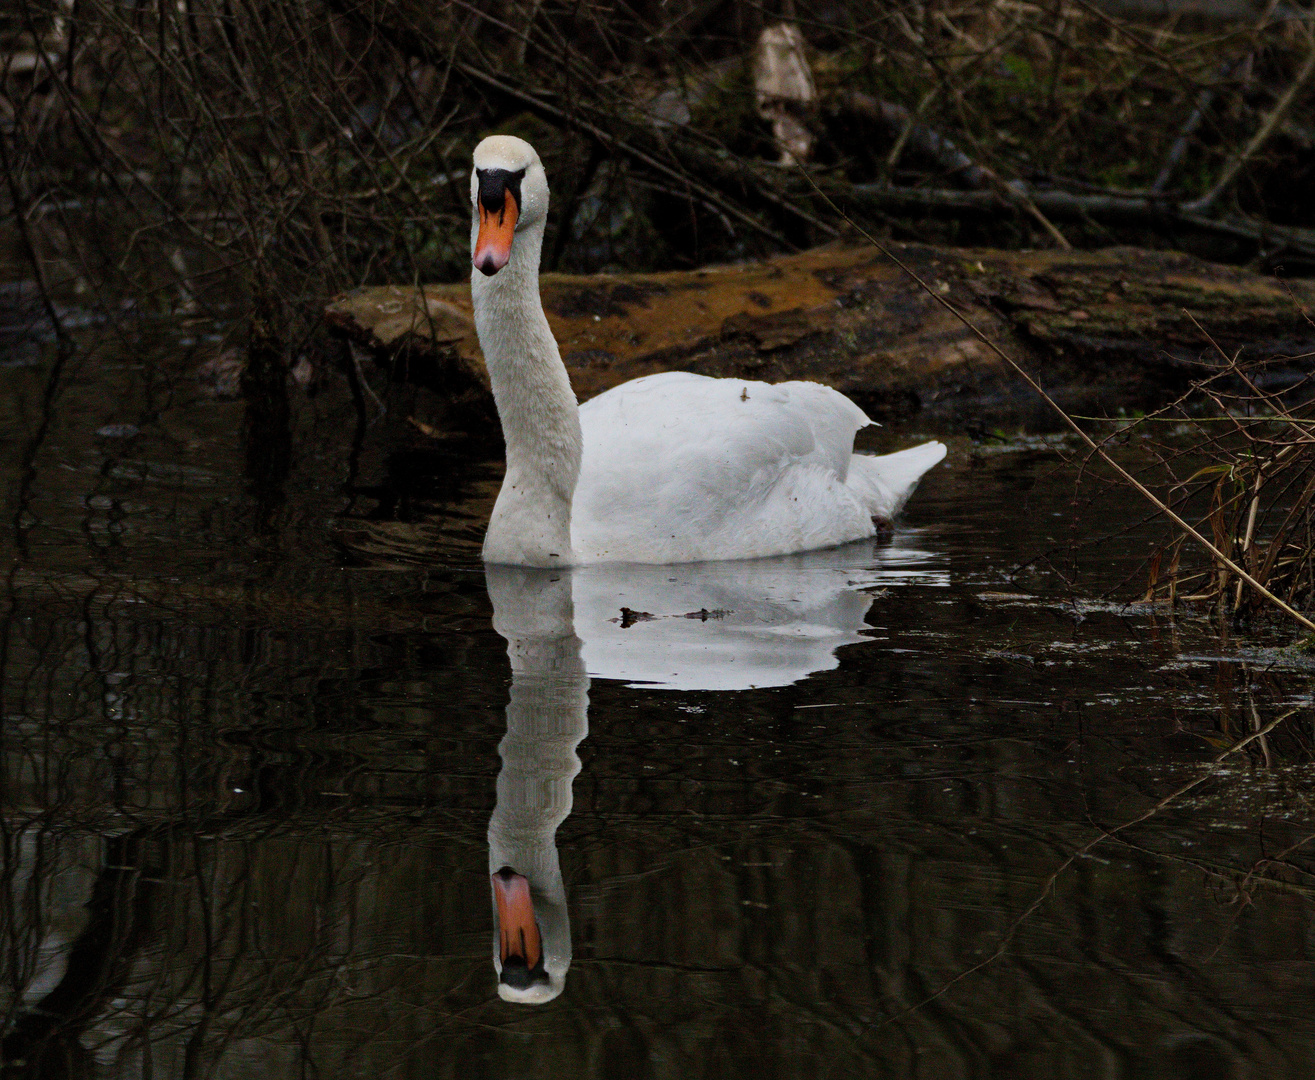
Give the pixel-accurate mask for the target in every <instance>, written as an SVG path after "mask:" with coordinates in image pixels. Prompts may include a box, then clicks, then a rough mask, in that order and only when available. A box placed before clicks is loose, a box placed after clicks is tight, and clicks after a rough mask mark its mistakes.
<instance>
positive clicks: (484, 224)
mask: <svg viewBox="0 0 1315 1080" xmlns="http://www.w3.org/2000/svg"><path fill="white" fill-rule="evenodd" d="M519 216H520V210H519V208H518V207H517V206H516V196H515V195H514V194H513V193H512V191H511V189H510V188H503V191H502V203H501V205H500V206H498V205H497V204H496V201H495V208H494V209H493V210H490V209H489V207H488V205H487V203H486V201H485V199H484V198H483V197H481V198H480V200H479V236H478V237H477V238H476V240H475V254H474V255H473V256H472V261H473V262H474V264H475V266H476V267H477V268H478V270H479V272H480V273H481V274H483V275H484V276H485V277H492V276H493V275H494V274H496V273H497V272H498V271H499V270H501V269H502V268H503V267H504V266H506V265H507V260H508V259H510V258H511V242H512V241H513V240H514V239H516V220H517V218H518V217H519Z"/></svg>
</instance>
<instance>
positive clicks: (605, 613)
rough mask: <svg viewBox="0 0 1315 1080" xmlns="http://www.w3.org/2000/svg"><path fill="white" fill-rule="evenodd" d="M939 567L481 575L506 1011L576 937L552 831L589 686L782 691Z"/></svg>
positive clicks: (499, 955)
mask: <svg viewBox="0 0 1315 1080" xmlns="http://www.w3.org/2000/svg"><path fill="white" fill-rule="evenodd" d="M931 558H932V557H931V556H930V555H928V554H927V553H926V552H922V551H917V550H914V549H912V548H910V547H904V546H900V545H899V544H898V542H897V543H895V544H889V545H877V544H874V543H873V542H872V541H862V542H860V543H858V544H849V545H846V546H845V547H841V548H834V549H831V550H827V551H817V552H809V553H807V554H803V555H793V556H788V557H784V558H777V559H755V560H751V561H746V562H728V563H693V564H686V565H680V566H636V565H616V564H611V565H608V564H604V565H600V566H586V567H577V568H575V569H570V570H568V569H552V570H537V569H530V568H527V567H514V566H493V565H490V566H488V567H487V568H486V571H487V579H488V589H489V597H490V599H491V600H492V601H493V626H494V628H495V629H496V630H497V631H498V633H499V634H501V635H502V636H503V637H504V638H506V639H507V656H508V658H509V659H510V661H511V695H510V700H509V702H508V704H507V734H506V736H505V737H504V738H503V740H502V742H501V743H500V744H499V746H498V753H499V754H500V755H501V757H502V771H501V772H500V773H499V774H498V801H497V805H496V807H495V808H494V810H493V817H492V819H491V820H490V821H489V875H490V884H491V888H492V893H493V927H494V932H493V967H494V970H495V971H496V972H497V975H498V994H499V996H500V997H502V998H503V1000H505V1001H511V1002H517V1003H520V1004H526V1005H541V1004H544V1003H545V1002H548V1001H551V1000H553V998H555V997H557V996H558V995H559V994H561V992H562V990H563V989H564V988H565V986H566V972H567V969H568V968H569V967H570V966H571V924H570V917H569V915H568V913H567V905H566V886H565V885H564V883H563V881H562V870H561V864H560V862H559V860H558V855H557V843H556V836H557V827H558V826H559V825H561V823H562V822H563V821H565V820H566V817H567V815H568V814H570V812H571V784H572V781H574V779H575V775H576V773H578V772H579V771H580V759H579V757H578V756H577V755H576V747H577V746H578V745H579V743H580V741H581V740H582V739H583V738H584V737H585V735H587V734H588V731H589V718H588V710H589V680H590V677H593V678H600V679H617V680H621V681H624V682H626V683H627V684H630V685H635V686H649V687H652V688H664V689H672V690H747V689H754V688H761V687H771V686H788V685H789V684H791V683H793V682H797V681H798V680H800V679H803V678H805V677H807V676H808V675H810V674H812V673H813V672H816V671H829V670H831V669H832V668H834V667H836V665H837V664H838V663H839V661H838V660H837V658H836V650H837V649H838V648H840V646H842V645H849V644H854V643H857V642H861V641H865V640H868V634H867V633H865V631H870V630H871V628H870V627H869V626H868V624H867V622H866V616H867V613H868V610H869V608H871V606H872V604H873V602H874V599H875V596H874V594H875V593H876V592H877V591H878V590H879V589H880V588H882V587H883V586H887V585H895V584H901V583H904V582H911V581H916V582H918V583H919V584H923V585H928V584H930V585H936V584H948V575H947V574H946V573H945V572H944V571H942V570H936V569H931V568H929V567H928V566H927V563H928V562H929V560H930V559H931Z"/></svg>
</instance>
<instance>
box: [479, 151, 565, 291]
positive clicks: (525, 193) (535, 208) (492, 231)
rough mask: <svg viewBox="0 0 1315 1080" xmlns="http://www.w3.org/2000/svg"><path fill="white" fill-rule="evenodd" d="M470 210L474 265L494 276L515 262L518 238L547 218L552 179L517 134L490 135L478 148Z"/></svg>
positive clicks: (480, 270)
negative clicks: (512, 260)
mask: <svg viewBox="0 0 1315 1080" xmlns="http://www.w3.org/2000/svg"><path fill="white" fill-rule="evenodd" d="M470 208H471V218H472V220H471V229H470V237H471V239H470V258H471V262H472V263H474V265H475V268H476V269H477V270H478V271H479V272H480V273H481V274H483V275H485V276H486V277H492V276H493V275H494V274H496V273H497V272H498V271H499V270H501V269H502V268H503V267H504V266H506V265H507V262H508V260H509V259H510V258H511V248H512V244H513V243H515V240H516V234H517V233H520V232H524V231H525V230H526V229H529V228H532V227H534V226H539V227H542V225H543V222H544V220H545V219H546V218H547V216H548V176H547V174H546V173H545V172H544V171H543V162H541V161H540V160H539V155H538V154H536V153H535V152H534V147H532V146H531V145H530V144H529V143H527V142H526V141H525V140H524V139H518V138H516V136H514V135H490V136H489V137H488V138H487V139H485V140H484V141H483V142H482V143H480V144H479V145H478V146H477V147H475V167H474V169H472V170H471V173H470Z"/></svg>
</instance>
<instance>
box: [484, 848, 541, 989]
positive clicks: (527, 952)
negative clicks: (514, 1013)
mask: <svg viewBox="0 0 1315 1080" xmlns="http://www.w3.org/2000/svg"><path fill="white" fill-rule="evenodd" d="M493 898H494V901H495V902H496V903H497V905H498V957H499V959H500V960H501V961H502V981H503V982H508V983H512V985H516V984H517V983H518V982H520V981H524V982H525V984H526V985H528V984H529V976H530V973H532V972H533V971H534V970H535V968H537V967H539V965H540V964H541V963H542V961H543V943H542V941H541V940H540V938H539V924H538V922H536V921H535V918H534V901H533V900H531V899H530V883H529V880H528V879H527V878H525V877H524V876H523V875H521V874H518V873H516V872H515V871H514V870H512V869H511V867H509V866H504V867H503V868H502V869H501V870H499V871H498V872H497V873H496V874H494V875H493ZM518 973H523V974H520V978H517V974H518Z"/></svg>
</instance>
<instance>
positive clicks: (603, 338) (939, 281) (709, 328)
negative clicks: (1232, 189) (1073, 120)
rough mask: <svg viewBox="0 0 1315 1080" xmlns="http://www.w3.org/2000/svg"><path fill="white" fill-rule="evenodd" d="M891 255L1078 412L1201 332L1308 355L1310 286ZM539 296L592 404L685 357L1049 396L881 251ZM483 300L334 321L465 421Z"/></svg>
mask: <svg viewBox="0 0 1315 1080" xmlns="http://www.w3.org/2000/svg"><path fill="white" fill-rule="evenodd" d="M898 253H899V255H900V257H901V258H903V259H904V260H905V261H906V262H907V263H909V264H910V265H911V266H912V267H913V268H914V269H915V270H916V271H917V272H918V273H919V274H921V275H922V276H923V278H924V280H926V281H927V282H928V284H930V285H931V286H932V288H933V289H935V290H936V291H937V292H938V293H939V294H941V295H942V296H944V297H945V298H946V299H947V300H949V301H951V302H952V303H953V304H954V305H955V306H956V307H957V308H958V309H959V310H960V311H962V312H963V313H964V314H965V315H966V316H967V317H968V318H969V319H970V320H971V321H972V322H973V323H974V324H975V325H976V326H977V327H979V328H980V329H981V330H982V331H983V332H984V333H985V334H987V335H988V336H989V337H990V338H991V339H992V340H993V341H995V342H997V343H998V344H999V345H1000V346H1001V347H1002V348H1004V349H1005V350H1006V351H1007V352H1009V353H1010V355H1012V356H1013V357H1015V358H1016V359H1017V360H1019V361H1020V362H1022V363H1023V364H1025V365H1027V366H1028V368H1029V369H1030V370H1031V371H1032V372H1033V374H1034V375H1036V376H1037V377H1038V379H1039V380H1040V381H1041V383H1042V384H1043V385H1044V386H1046V387H1047V389H1048V390H1050V392H1051V393H1052V394H1053V395H1054V396H1055V397H1056V398H1057V399H1058V400H1059V401H1060V402H1061V403H1063V404H1064V405H1066V406H1067V407H1069V408H1071V409H1074V410H1077V411H1080V412H1091V411H1101V410H1103V411H1105V412H1115V411H1117V410H1119V409H1120V408H1123V409H1130V408H1145V407H1148V406H1151V405H1154V404H1156V403H1157V402H1160V401H1164V400H1166V399H1167V398H1168V397H1169V396H1170V395H1172V394H1175V393H1178V392H1180V391H1181V390H1182V389H1184V388H1185V387H1186V386H1187V384H1188V383H1189V382H1190V381H1191V380H1192V379H1195V378H1200V377H1202V376H1204V375H1206V374H1208V373H1209V369H1210V368H1211V367H1213V366H1216V365H1217V364H1218V363H1219V354H1218V351H1217V350H1216V349H1215V348H1214V347H1213V346H1212V345H1211V343H1210V341H1209V340H1207V338H1206V336H1205V335H1206V334H1208V335H1209V336H1210V338H1212V339H1213V340H1214V342H1216V343H1217V344H1218V345H1219V347H1220V348H1222V349H1224V350H1225V351H1227V352H1228V353H1229V354H1230V355H1232V354H1233V353H1235V352H1237V351H1238V350H1239V349H1241V350H1245V351H1246V353H1247V354H1248V355H1249V356H1252V357H1255V356H1271V355H1272V356H1289V357H1297V356H1299V355H1300V354H1303V353H1311V352H1312V351H1313V350H1315V323H1313V322H1312V321H1311V320H1310V318H1308V314H1309V313H1310V312H1311V311H1315V286H1312V284H1311V283H1308V282H1296V283H1292V284H1287V283H1283V282H1280V281H1277V280H1275V279H1274V278H1271V277H1265V276H1262V275H1259V274H1255V273H1251V272H1248V271H1246V270H1240V269H1235V268H1230V267H1223V266H1217V265H1213V264H1210V263H1206V262H1202V261H1201V260H1199V259H1196V258H1193V257H1191V256H1188V255H1182V254H1177V253H1167V252H1156V251H1145V250H1140V249H1135V248H1110V249H1106V250H1102V251H1084V252H1074V251H986V250H969V249H939V248H931V247H925V246H920V245H901V246H899V247H898ZM542 292H543V302H544V307H545V309H546V311H547V314H548V321H549V323H550V324H551V325H552V328H553V332H554V333H555V334H556V335H557V340H558V342H559V344H560V346H561V352H562V357H563V359H564V361H565V363H566V366H567V369H568V370H569V372H570V375H571V381H572V383H573V385H574V386H575V390H576V393H577V394H578V395H579V397H580V399H581V400H586V399H588V398H590V397H592V396H594V395H595V394H598V393H601V392H602V391H604V390H606V389H608V388H609V387H612V386H615V385H617V384H618V383H620V382H624V381H625V380H627V379H633V378H636V377H638V376H641V375H647V374H650V373H652V372H657V371H674V370H682V371H694V372H699V373H701V374H707V375H716V376H728V377H734V378H754V379H765V380H768V381H780V380H783V379H813V380H816V381H818V382H822V383H826V384H828V385H830V386H834V387H835V388H836V389H838V390H841V391H843V392H844V393H846V394H848V395H850V396H851V397H852V398H854V400H855V401H857V402H858V403H859V404H860V405H861V406H863V408H865V409H866V410H867V411H868V412H869V414H870V415H872V416H873V417H875V418H878V419H893V420H902V419H910V418H912V417H914V416H915V415H918V416H919V417H920V418H921V419H925V420H928V421H932V422H936V423H942V424H943V423H949V424H950V425H959V424H965V423H968V424H971V423H973V422H980V421H982V420H985V419H991V420H1000V419H1003V418H1005V417H1006V416H1008V415H1014V416H1017V415H1019V414H1020V413H1032V412H1035V409H1036V403H1035V402H1033V401H1032V398H1031V397H1030V396H1029V394H1030V391H1028V390H1027V389H1026V387H1025V386H1023V384H1022V383H1021V381H1020V380H1019V379H1018V378H1017V377H1016V376H1014V375H1012V374H1011V373H1010V372H1009V371H1008V370H1007V369H1006V367H1005V366H1004V365H1003V364H1002V362H1001V361H1000V360H999V359H998V358H997V357H996V356H995V355H994V354H993V353H992V352H991V350H989V349H988V348H987V347H986V346H985V345H983V344H982V343H981V342H980V341H978V340H977V339H976V338H975V337H974V335H973V334H972V332H971V331H970V330H969V329H968V328H967V327H965V326H964V325H963V324H962V323H961V322H959V321H958V320H957V319H956V318H955V317H954V316H953V315H952V314H950V313H949V312H948V311H946V310H945V309H944V308H943V307H941V306H940V305H939V304H937V303H936V302H935V301H934V300H933V299H932V298H931V297H930V296H928V295H927V294H926V292H924V291H923V290H922V289H921V288H920V287H919V286H918V285H917V284H916V283H915V282H914V281H912V280H910V279H909V278H908V277H907V276H906V275H905V274H904V273H903V272H902V271H900V270H899V269H898V268H897V267H895V266H894V265H893V264H892V263H891V262H890V261H889V260H888V259H886V258H885V257H884V256H883V255H881V253H880V252H878V251H877V250H875V249H874V248H871V247H840V246H831V247H825V248H818V249H815V250H812V251H807V252H804V253H802V254H797V255H790V256H783V257H780V258H776V259H773V260H771V261H769V262H762V263H750V264H743V265H736V266H720V267H710V268H707V269H703V270H695V271H689V272H675V273H661V274H624V275H598V276H593V277H576V276H569V275H564V274H546V275H544V277H543V280H542ZM1303 309H1304V310H1303ZM470 311H471V308H470V290H469V285H468V284H467V283H464V282H463V283H460V284H455V285H442V286H427V287H425V288H423V289H418V290H417V289H410V288H399V287H395V286H393V287H388V288H366V289H361V290H358V291H356V292H354V293H351V294H348V295H346V296H342V297H339V298H338V299H336V300H334V301H333V302H332V303H331V304H330V305H329V307H328V309H327V311H326V320H327V322H328V324H329V325H330V327H332V328H334V330H335V331H336V332H338V333H339V334H341V335H343V336H345V337H347V338H349V339H350V340H352V341H354V342H356V343H357V344H358V345H360V346H364V347H365V348H366V349H367V350H368V351H369V352H370V353H371V355H373V356H374V357H375V359H376V360H377V361H379V362H380V363H381V364H383V365H385V366H386V367H387V368H388V369H389V370H390V371H391V372H393V373H394V375H395V376H397V377H400V378H404V379H406V380H407V381H410V382H413V383H419V384H420V385H423V386H426V387H428V388H429V389H430V390H432V391H434V393H435V394H436V395H437V397H438V401H439V403H440V404H441V403H446V404H447V405H448V406H449V407H448V408H447V409H445V410H443V411H444V412H445V413H446V415H445V416H443V417H442V418H441V419H442V422H443V423H444V424H445V425H446V426H449V427H451V426H453V425H455V426H458V427H460V426H466V427H469V426H471V425H473V424H475V423H483V422H489V421H491V420H492V418H493V413H492V408H491V401H490V399H489V394H488V376H487V373H486V372H485V370H484V365H483V360H482V357H481V355H480V351H479V342H478V340H477V338H476V335H475V331H474V326H473V323H472V320H471V314H470ZM1198 324H1199V326H1198ZM1203 332H1204V333H1203ZM451 406H458V408H456V409H453V408H451ZM1038 415H1039V414H1038Z"/></svg>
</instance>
